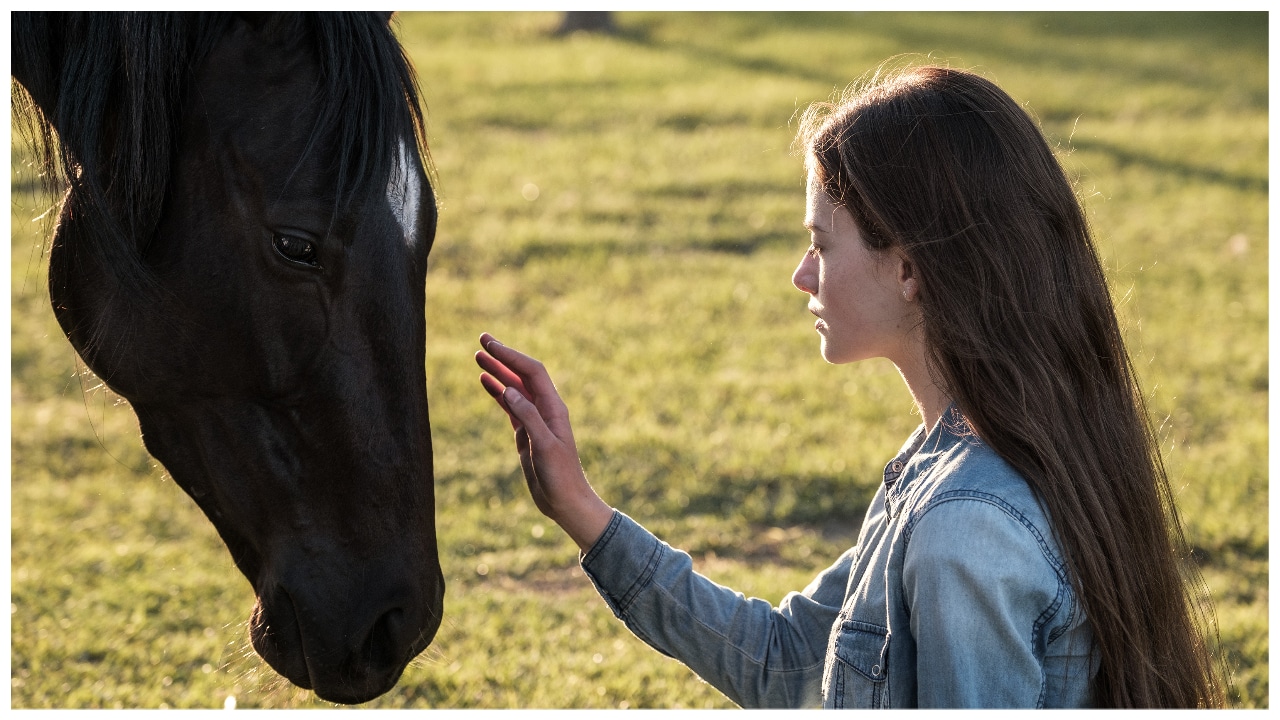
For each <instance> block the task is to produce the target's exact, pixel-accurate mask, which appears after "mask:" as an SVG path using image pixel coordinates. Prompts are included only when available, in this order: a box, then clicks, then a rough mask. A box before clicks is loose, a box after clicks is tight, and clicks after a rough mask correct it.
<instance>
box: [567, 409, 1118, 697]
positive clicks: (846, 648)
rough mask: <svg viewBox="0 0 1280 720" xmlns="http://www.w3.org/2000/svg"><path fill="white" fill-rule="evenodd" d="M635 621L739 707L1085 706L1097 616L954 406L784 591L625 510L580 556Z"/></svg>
mask: <svg viewBox="0 0 1280 720" xmlns="http://www.w3.org/2000/svg"><path fill="white" fill-rule="evenodd" d="M582 566H583V569H584V570H585V571H586V573H587V574H588V575H589V576H590V577H591V579H592V582H594V583H595V585H596V589H597V590H598V591H599V592H600V594H601V596H602V597H603V598H604V599H605V602H606V603H608V605H609V607H610V608H611V609H612V610H613V612H614V614H615V615H617V616H618V617H619V618H620V619H622V620H623V622H625V623H626V625H627V627H628V628H630V629H631V631H632V632H634V633H635V634H636V635H637V636H638V637H639V638H641V639H642V640H644V641H645V642H646V643H648V644H649V645H651V646H652V647H654V648H655V649H657V650H658V651H659V652H662V653H663V654H666V655H669V656H672V657H674V658H676V659H678V660H680V661H681V662H683V663H685V664H686V665H688V666H689V667H690V668H691V669H692V670H693V671H694V672H696V673H697V674H698V675H699V676H701V677H702V678H703V679H704V680H706V681H707V682H709V683H711V684H712V685H713V686H715V687H716V688H717V689H718V690H720V691H721V692H723V693H724V694H725V695H727V696H728V697H729V698H730V699H731V700H733V701H734V702H736V703H738V704H739V705H742V706H744V707H812V706H817V705H822V706H824V707H828V708H853V707H860V708H899V707H1084V706H1088V705H1089V704H1090V694H1091V693H1090V690H1091V681H1092V678H1093V676H1094V675H1095V674H1096V672H1097V656H1096V653H1095V652H1094V651H1093V650H1092V639H1093V638H1092V632H1091V629H1090V625H1089V623H1088V622H1087V621H1086V619H1085V617H1084V613H1083V610H1082V609H1081V606H1080V603H1079V601H1078V599H1077V598H1076V594H1075V592H1074V591H1073V590H1072V587H1071V584H1070V582H1069V580H1068V578H1067V572H1066V566H1065V564H1064V562H1063V560H1062V552H1061V550H1060V549H1059V547H1058V545H1057V543H1056V542H1055V540H1054V538H1053V534H1052V532H1051V530H1050V526H1049V521H1048V517H1047V516H1046V515H1045V512H1044V510H1043V509H1042V507H1041V505H1040V503H1039V502H1037V499H1036V495H1035V494H1034V492H1033V491H1032V490H1031V488H1030V487H1029V486H1028V485H1027V483H1026V481H1025V480H1024V479H1023V478H1022V476H1021V475H1019V474H1018V473H1017V472H1016V471H1014V470H1013V468H1012V467H1010V466H1009V465H1008V464H1007V463H1005V462H1004V461H1003V460H1002V459H1000V458H999V457H998V456H997V455H996V454H995V453H994V452H993V451H992V450H991V449H990V448H989V447H987V446H986V445H985V444H983V443H982V441H981V440H979V439H978V437H977V436H976V435H974V434H973V433H972V432H971V431H970V430H969V428H968V425H967V423H966V422H965V419H964V416H963V415H961V414H960V412H959V411H958V410H957V409H956V408H955V407H954V406H952V407H951V408H949V409H948V410H947V412H945V413H944V414H943V417H942V419H941V420H940V421H939V422H938V423H936V424H935V426H934V428H933V430H932V431H930V432H928V433H926V432H925V428H924V427H923V426H921V427H920V428H918V429H917V430H916V431H915V433H913V434H912V436H911V438H910V439H909V440H908V441H907V443H906V445H904V446H903V449H902V451H901V452H899V454H898V455H897V456H896V457H895V458H894V459H893V460H891V461H890V462H889V463H888V464H887V465H886V466H885V470H884V483H883V484H882V485H881V486H880V488H879V490H878V491H877V492H876V495H875V498H874V500H872V502H871V506H870V507H869V508H868V510H867V515H866V519H865V520H864V521H863V524H862V529H861V531H860V532H859V536H858V544H857V545H856V546H854V547H853V548H852V549H850V550H848V551H846V552H845V553H844V554H843V555H841V556H840V558H839V559H837V560H836V562H835V564H834V565H832V566H831V567H829V568H827V569H826V570H824V571H823V572H822V573H821V574H820V575H818V577H817V578H815V579H814V580H813V581H812V582H811V583H810V584H809V586H808V587H806V588H805V589H804V590H803V591H801V592H792V593H789V594H788V595H787V596H786V597H785V598H783V600H782V602H781V603H780V604H779V605H778V606H777V607H773V606H771V605H770V604H769V603H768V602H766V601H764V600H760V599H756V598H746V597H744V596H743V595H742V594H741V593H737V592H734V591H733V590H730V589H729V588H726V587H723V586H721V585H718V584H716V583H714V582H712V581H710V580H708V579H707V578H705V577H703V576H701V575H699V574H697V573H695V572H694V571H693V567H692V561H691V559H690V558H689V556H688V555H687V554H685V553H683V552H680V551H678V550H674V549H672V548H671V547H670V546H669V545H667V544H666V543H663V542H662V541H660V540H658V539H657V538H656V537H654V536H653V535H652V534H650V533H649V532H648V531H647V530H645V529H644V528H642V527H640V525H638V524H637V523H636V522H635V521H634V520H632V519H631V518H629V517H627V516H626V515H624V514H622V513H620V512H617V511H615V512H614V516H613V519H612V520H611V521H610V523H609V525H608V527H607V528H606V529H605V531H604V534H603V535H602V536H601V537H600V539H599V540H597V541H596V543H595V545H594V546H593V547H592V548H591V549H590V551H588V552H587V553H586V554H585V555H584V556H583V558H582Z"/></svg>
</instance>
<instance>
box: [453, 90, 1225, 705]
mask: <svg viewBox="0 0 1280 720" xmlns="http://www.w3.org/2000/svg"><path fill="white" fill-rule="evenodd" d="M798 143H799V144H800V146H801V147H802V148H803V150H804V153H805V160H806V163H805V164H806V167H807V170H808V191H807V199H808V207H807V211H806V215H805V225H806V227H807V228H808V229H809V231H810V233H811V235H812V244H811V245H810V247H809V249H808V251H807V252H806V253H805V255H804V257H803V259H802V260H801V261H800V265H799V267H798V268H796V271H795V275H794V277H793V278H792V282H793V283H794V284H795V285H796V287H797V288H799V289H800V290H802V291H804V292H806V293H808V295H809V310H810V312H812V313H813V314H814V315H816V316H817V318H818V320H817V323H816V329H817V332H818V335H819V337H820V338H821V343H822V356H823V357H824V358H825V359H826V360H827V361H829V362H832V363H847V362H855V361H858V360H863V359H866V358H872V357H884V358H888V359H889V360H891V361H892V362H893V363H894V364H895V365H896V366H897V368H898V370H899V371H900V372H901V374H902V377H903V380H904V381H905V382H906V384H907V386H908V387H909V389H910V391H911V393H912V395H913V397H914V398H915V401H916V403H917V405H918V407H919V410H920V414H921V416H922V418H923V419H924V423H923V425H922V426H921V427H919V428H918V429H917V430H916V431H915V433H914V434H913V435H912V436H911V437H910V438H909V439H908V440H907V441H906V443H905V444H904V445H903V447H902V450H901V451H900V452H899V453H898V454H897V456H895V457H894V458H892V459H891V460H890V461H889V462H888V464H887V465H886V466H885V470H884V482H883V483H882V485H881V486H880V488H879V490H878V492H877V493H876V496H875V498H874V500H873V501H872V503H871V506H870V508H869V510H868V511H867V516H866V519H865V521H864V522H863V526H862V530H861V533H860V536H859V538H858V544H857V545H856V546H854V547H853V548H852V549H850V550H849V551H847V552H846V553H844V555H842V556H841V557H840V558H839V559H838V560H836V562H835V564H834V565H832V566H831V567H830V568H828V569H827V570H826V571H824V572H823V573H822V574H821V575H819V576H818V577H817V578H816V579H815V580H814V581H813V582H812V583H811V584H810V585H809V586H808V587H807V588H805V589H804V590H803V591H802V592H798V593H791V594H790V595H788V596H787V597H786V598H785V599H784V600H783V601H782V603H781V604H780V605H779V606H778V607H771V606H770V605H769V604H768V603H766V602H764V601H761V600H756V599H746V598H744V597H743V596H742V595H740V594H737V593H734V592H733V591H731V590H728V589H726V588H723V587H720V586H718V585H716V584H714V583H712V582H710V581H709V580H707V579H705V578H703V577H701V576H699V575H697V574H696V573H694V572H693V571H692V569H691V565H690V560H689V557H688V555H686V554H684V553H682V552H679V551H676V550H673V549H672V548H670V547H669V546H667V545H666V544H664V543H662V542H661V541H659V540H658V539H657V538H655V537H654V536H653V535H651V534H650V533H648V532H647V531H646V530H644V529H643V528H642V527H640V526H639V525H638V524H636V523H635V522H634V521H633V520H631V519H630V518H628V517H627V516H626V515H623V514H622V513H620V512H618V511H616V510H614V509H613V508H611V507H610V506H609V505H607V504H606V503H605V502H604V501H602V500H601V499H600V498H599V496H597V495H596V494H595V492H594V491H593V490H592V489H591V486H590V485H589V484H588V482H587V479H586V477H585V475H584V473H583V470H582V467H581V465H580V463H579V460H578V455H577V451H576V449H575V447H574V440H573V432H572V430H571V428H570V425H569V416H568V412H567V410H566V408H565V406H564V403H563V402H562V401H561V400H560V398H559V396H558V395H557V394H556V390H555V387H554V385H553V384H552V381H551V379H550V377H549V376H548V374H547V372H546V370H545V369H544V368H543V366H542V365H541V364H540V363H538V362H537V361H536V360H533V359H532V358H529V357H527V356H525V355H523V354H521V353H519V352H517V351H515V350H513V349H511V348H508V347H506V346H504V345H502V344H501V343H499V342H498V341H497V340H495V339H493V338H492V337H491V336H489V335H487V334H486V335H483V336H481V344H482V346H483V347H484V351H482V352H480V353H478V354H477V356H476V357H477V361H478V362H479V364H480V366H481V367H482V368H483V369H484V370H485V373H484V374H482V375H481V378H480V379H481V383H482V384H483V386H484V387H485V389H486V390H487V391H488V392H489V393H490V394H491V395H493V396H494V398H495V399H497V401H498V402H499V404H500V405H501V406H502V407H503V409H504V410H506V412H507V413H508V415H509V416H510V419H511V422H512V424H513V425H514V426H515V428H516V446H517V449H518V450H519V454H520V461H521V465H522V467H523V469H524V474H525V478H526V479H527V481H528V484H529V489H530V491H531V492H532V494H533V498H534V500H535V502H536V503H537V505H538V508H539V509H540V510H541V511H542V512H543V513H544V514H546V515H547V516H548V517H550V518H551V519H552V520H554V521H555V522H556V523H558V524H559V525H560V526H561V527H562V528H563V529H564V530H565V531H566V532H567V533H568V534H569V535H570V536H571V537H572V538H573V540H574V541H576V542H577V543H578V545H579V547H581V548H582V551H583V553H584V554H583V557H582V565H583V568H584V569H585V570H586V572H587V573H588V575H589V576H590V577H591V578H592V580H593V581H594V582H595V584H596V586H597V588H598V590H599V591H600V593H601V595H602V596H603V597H604V599H605V601H606V602H607V603H608V604H609V605H610V607H611V608H612V609H613V611H614V612H615V614H617V615H618V617H620V618H621V619H622V620H623V621H624V622H626V623H627V626H628V627H629V628H631V630H632V631H633V632H635V633H636V635H638V636H639V637H640V638H642V639H643V640H645V641H646V642H647V643H649V644H650V645H652V646H653V647H655V648H656V649H658V650H659V651H661V652H663V653H666V654H668V655H671V656H673V657H675V658H678V659H679V660H681V661H682V662H684V663H686V664H687V665H688V666H689V667H690V668H692V669H693V670H694V671H695V672H697V673H698V674H699V675H700V676H702V677H703V678H704V679H706V680H707V681H708V682H710V683H711V684H712V685H714V686H715V687H717V688H718V689H720V690H721V691H722V692H724V693H725V694H726V695H728V696H729V697H730V698H731V699H733V700H734V701H735V702H737V703H739V704H741V705H744V706H808V705H817V704H819V703H820V704H822V705H824V706H827V707H916V706H920V707H924V706H935V707H936V706H952V707H954V706H1023V707H1079V706H1090V705H1097V706H1119V707H1133V706H1145V707H1196V706H1212V705H1219V704H1221V703H1222V701H1223V698H1222V689H1221V686H1220V683H1219V680H1218V677H1217V674H1216V669H1215V663H1214V661H1213V659H1212V653H1211V652H1210V651H1209V650H1208V649H1207V647H1206V644H1205V642H1204V639H1203V634H1202V631H1203V630H1204V629H1205V628H1207V625H1204V624H1202V621H1203V620H1204V616H1203V615H1202V612H1203V610H1202V606H1201V605H1200V604H1199V603H1198V602H1197V598H1196V595H1195V593H1194V592H1192V591H1191V590H1189V588H1188V586H1187V585H1185V584H1184V581H1183V577H1182V575H1181V566H1180V559H1179V552H1180V551H1181V550H1182V549H1183V548H1184V546H1185V543H1184V541H1183V539H1182V532H1181V528H1180V526H1179V523H1178V519H1177V514H1176V511H1175V508H1174V504H1173V499H1172V496H1171V493H1170V490H1169V486H1168V482H1167V480H1166V478H1165V474H1164V469H1163V465H1162V463H1161V459H1160V456H1159V452H1158V449H1157V443H1156V440H1155V438H1154V437H1153V434H1152V431H1151V428H1150V425H1149V423H1148V420H1147V417H1146V411H1145V408H1144V406H1143V402H1142V395H1141V393H1140V391H1139V389H1138V386H1137V383H1136V381H1135V379H1134V375H1133V370H1132V367H1131V363H1130V361H1129V358H1128V355H1127V353H1126V351H1125V348H1124V345H1123V342H1122V339H1121V335H1120V330H1119V327H1118V324H1117V322H1116V318H1115V311H1114V309H1113V307H1112V304H1111V299H1110V295H1109V294H1108V291H1107V287H1106V283H1105V280H1104V277H1103V272H1102V267H1101V264H1100V263H1099V261H1098V258H1097V255H1096V253H1095V251H1094V248H1093V243H1092V240H1091V239H1090V234H1089V229H1088V227H1087V224H1086V222H1085V218H1084V215H1083V213H1082V211H1081V208H1080V205H1079V202H1078V201H1077V199H1076V197H1075V195H1074V194H1073V192H1072V188H1071V184H1070V183H1069V182H1068V180H1067V178H1066V176H1065V174H1064V173H1063V171H1062V168H1061V167H1060V166H1059V164H1058V162H1057V160H1056V159H1055V158H1054V155H1053V152H1052V151H1051V150H1050V148H1049V146H1048V145H1047V143H1046V142H1045V140H1044V138H1043V136H1042V135H1041V134H1040V132H1039V130H1038V128H1037V126H1036V124H1035V123H1034V122H1033V121H1032V119H1031V118H1030V117H1029V116H1028V115H1027V113H1026V112H1024V111H1023V110H1022V108H1021V107H1019V106H1018V104H1017V103H1016V102H1014V101H1013V100H1012V99H1011V98H1010V97H1009V96H1008V95H1006V94H1005V93H1004V92H1003V91H1001V90H1000V89H999V88H998V87H996V86H995V85H994V84H992V83H991V82H989V81H987V80H985V79H983V78H981V77H978V76H976V75H974V74H972V73H968V72H964V71H960V70H954V69H949V68H942V67H918V68H912V69H907V70H904V71H901V72H898V73H895V74H892V75H889V76H885V77H881V78H879V79H877V80H876V81H873V82H871V83H869V84H867V85H865V86H864V87H863V88H861V89H860V90H859V91H857V92H856V93H854V94H851V95H849V96H847V97H846V99H845V100H844V101H842V102H840V103H839V104H835V105H832V104H826V103H824V104H818V105H815V106H813V107H811V108H810V109H809V111H808V112H807V113H806V115H805V117H804V119H803V122H802V128H801V131H800V135H799V138H798ZM1196 589H1198V588H1196Z"/></svg>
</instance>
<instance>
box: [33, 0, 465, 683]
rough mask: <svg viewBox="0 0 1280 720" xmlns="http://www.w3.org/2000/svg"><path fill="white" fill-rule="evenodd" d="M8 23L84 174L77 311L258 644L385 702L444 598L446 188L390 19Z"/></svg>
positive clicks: (74, 203)
mask: <svg viewBox="0 0 1280 720" xmlns="http://www.w3.org/2000/svg"><path fill="white" fill-rule="evenodd" d="M18 15H23V14H18ZM19 26H21V28H20V27H19ZM20 30H21V32H23V33H24V34H25V37H24V38H23V39H21V40H20V39H19V32H20ZM13 33H14V43H15V49H14V55H15V60H14V74H15V77H16V79H17V80H18V81H19V82H20V83H21V84H23V86H24V87H25V88H26V89H27V91H28V92H29V94H30V98H31V100H32V101H33V104H34V105H35V107H36V108H37V109H38V110H37V113H38V115H39V118H40V120H41V121H44V122H47V123H48V127H51V128H52V131H53V132H56V135H57V138H56V144H57V145H58V148H57V149H56V150H51V151H49V152H50V154H54V153H56V154H58V155H59V159H60V162H61V164H62V167H63V174H64V175H65V177H66V180H67V182H68V185H69V190H68V191H67V194H66V197H65V198H64V203H63V208H62V214H61V216H60V220H59V223H58V226H57V229H56V231H55V235H54V239H53V243H52V249H51V254H50V294H51V299H52V301H53V307H54V310H55V313H56V315H57V318H58V321H59V323H60V324H61V326H62V328H63V330H64V331H65V332H66V335H67V337H68V338H69V339H70V341H71V344H72V345H73V346H74V347H75V349H76V351H77V352H78V353H79V354H80V356H81V357H82V358H83V360H84V361H85V363H86V364H87V365H88V366H89V367H90V368H91V369H92V370H93V371H94V372H95V373H96V374H97V375H98V376H99V377H100V378H101V379H102V380H103V381H104V382H105V383H106V384H107V385H108V386H109V387H111V388H112V389H113V390H114V391H115V392H117V393H118V394H119V395H121V396H123V397H124V398H126V399H127V400H128V401H129V402H130V404H131V405H132V407H133V409H134V411H135V413H136V414H137V416H138V420H139V424H140V427H141V430H142V436H143V440H144V442H145V444H146V447H147V449H148V451H149V452H151V454H152V455H153V456H154V457H155V458H156V459H157V460H159V461H160V462H161V463H162V464H163V465H164V467H165V468H166V470H167V471H168V472H169V474H170V475H171V476H172V477H173V479H174V481H175V482H177V483H178V484H179V485H180V486H181V487H182V488H183V489H184V490H185V491H186V492H187V493H188V494H189V495H190V496H191V497H192V498H193V499H194V500H195V502H196V503H197V504H198V505H199V506H200V508H201V509H202V510H203V511H204V513H205V515H206V516H207V517H208V518H209V519H210V521H212V523H213V525H214V526H215V527H216V528H217V531H218V533H219V534H220V535H221V537H222V539H223V541H224V542H225V543H226V546H227V548H228V550H229V551H230V553H231V556H232V558H233V559H234V561H235V563H236V565H237V566H238V568H239V569H240V571H241V572H242V573H243V574H244V575H245V577H246V578H247V579H248V580H249V582H250V583H251V584H252V586H253V589H254V592H255V594H256V596H257V601H256V604H255V607H254V609H253V613H252V618H251V621H250V637H251V639H252V641H253V645H254V647H255V648H256V649H257V651H258V653H259V654H260V655H261V656H262V657H263V658H264V659H265V660H266V661H267V662H268V663H270V664H271V666H272V667H274V668H275V669H276V670H277V671H278V672H280V673H281V674H282V675H284V676H285V677H286V678H288V679H289V680H290V681H291V682H293V683H294V684H296V685H299V686H301V687H305V688H312V689H314V691H315V692H316V693H317V694H318V695H319V696H320V697H322V698H325V699H328V700H331V701H335V702H344V703H358V702H364V701H366V700H369V699H371V698H373V697H376V696H378V695H380V694H382V693H383V692H385V691H387V690H388V689H390V688H391V687H392V686H394V685H395V683H396V682H397V681H398V679H399V677H400V675H401V673H402V672H403V670H404V668H405V666H406V665H407V664H408V662H409V661H410V660H412V659H413V658H414V657H415V656H416V655H417V654H418V653H420V652H421V651H422V650H424V649H425V648H426V647H427V645H428V644H429V643H430V641H431V640H432V638H433V637H434V635H435V632H436V630H437V629H438V627H439V624H440V620H441V611H442V604H443V595H444V581H443V576H442V573H441V570H440V566H439V562H438V558H437V549H436V537H435V524H434V521H435V506H434V499H433V476H432V454H431V438H430V432H429V425H428V415H427V397H426V379H425V373H424V368H423V348H424V346H425V318H424V313H425V309H424V289H423V287H424V279H425V273H426V266H427V254H428V251H429V250H430V248H431V243H432V240H433V238H434V235H435V227H436V204H435V199H434V195H433V193H432V189H431V185H430V183H429V181H428V177H427V175H426V173H425V170H424V167H425V166H426V165H427V163H426V161H425V160H424V159H423V155H422V154H421V153H420V151H419V148H420V147H425V143H424V132H423V129H422V117H421V114H420V112H421V111H420V110H419V108H418V105H417V95H416V92H417V91H416V83H415V81H414V78H413V75H412V71H411V69H410V68H409V65H408V63H407V61H406V60H405V58H404V55H403V52H402V50H401V49H400V46H399V45H398V43H396V41H395V39H394V36H393V35H392V34H391V32H390V30H389V28H388V27H387V18H386V17H385V16H380V17H374V16H373V14H371V13H370V14H350V15H349V16H348V15H342V16H331V15H309V16H292V15H283V14H282V15H279V16H277V15H271V14H266V15H251V16H217V15H215V16H214V17H212V18H205V17H195V16H188V15H159V14H156V15H152V14H104V15H101V16H100V15H81V14H66V15H62V14H57V15H54V16H43V15H32V16H24V17H15V19H14V29H13ZM157 64H167V65H170V66H172V67H159V66H157ZM102 65H113V66H114V67H112V68H108V69H102V68H101V66H102ZM131 83H133V84H131ZM138 83H141V86H140V87H139V86H138ZM45 132H46V136H51V133H50V132H49V131H48V130H47V129H46V131H45Z"/></svg>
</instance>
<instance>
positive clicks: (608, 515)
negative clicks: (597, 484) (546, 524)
mask: <svg viewBox="0 0 1280 720" xmlns="http://www.w3.org/2000/svg"><path fill="white" fill-rule="evenodd" d="M611 520H613V508H612V507H611V506H610V505H609V504H608V503H606V502H605V501H604V500H601V499H600V496H599V495H596V494H595V493H594V492H593V493H591V494H590V496H588V497H585V498H583V499H582V501H581V502H579V503H575V504H574V506H573V507H570V508H566V509H565V510H564V511H563V512H561V513H559V517H557V518H556V524H558V525H559V526H560V528H561V529H563V530H564V531H565V533H567V534H568V535H569V537H570V538H571V539H572V540H573V541H574V542H575V543H577V545H578V547H579V548H580V549H581V550H582V552H584V553H585V552H587V551H589V550H590V549H591V548H592V546H594V545H595V544H596V541H597V540H599V539H600V536H601V535H603V534H604V531H605V528H607V527H609V522H610V521H611Z"/></svg>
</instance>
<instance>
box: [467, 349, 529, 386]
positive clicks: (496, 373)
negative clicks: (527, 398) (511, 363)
mask: <svg viewBox="0 0 1280 720" xmlns="http://www.w3.org/2000/svg"><path fill="white" fill-rule="evenodd" d="M476 364H477V365H479V366H480V369H481V370H484V371H485V372H487V373H489V374H490V375H492V376H493V377H494V378H495V379H497V380H498V382H500V383H502V384H503V385H504V386H508V387H514V388H516V389H518V390H520V391H521V392H525V387H524V381H523V380H521V379H520V376H519V375H516V374H515V373H514V372H511V369H510V368H508V367H507V366H506V365H504V364H503V363H502V362H501V361H500V360H498V359H496V358H495V357H493V356H492V355H490V354H489V353H488V352H485V351H484V350H480V351H477V352H476ZM499 392H501V388H499Z"/></svg>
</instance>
